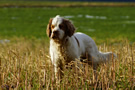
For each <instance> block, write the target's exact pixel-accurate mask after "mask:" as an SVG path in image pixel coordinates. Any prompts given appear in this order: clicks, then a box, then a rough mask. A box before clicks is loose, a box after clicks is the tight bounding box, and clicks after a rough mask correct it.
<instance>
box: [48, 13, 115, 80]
mask: <svg viewBox="0 0 135 90" xmlns="http://www.w3.org/2000/svg"><path fill="white" fill-rule="evenodd" d="M75 30H76V29H75V27H74V25H73V24H72V22H71V21H70V20H68V19H64V18H63V17H60V16H59V15H57V16H56V17H54V18H51V19H50V20H49V24H48V25H47V30H46V33H47V35H48V37H49V38H50V57H51V61H52V64H53V65H54V71H55V76H56V78H58V77H60V78H61V77H62V75H63V73H62V71H63V67H64V66H65V65H67V64H68V63H70V62H71V61H75V60H76V59H77V60H80V61H83V59H86V58H87V60H88V62H90V63H89V64H93V66H94V68H93V69H95V67H96V66H97V65H98V64H100V63H102V62H106V61H109V60H111V59H112V58H113V57H116V55H115V54H114V53H112V52H106V53H102V52H100V51H99V50H98V48H97V46H96V44H95V42H94V40H93V39H92V38H91V37H89V36H88V35H86V34H83V33H80V32H78V33H75Z"/></svg>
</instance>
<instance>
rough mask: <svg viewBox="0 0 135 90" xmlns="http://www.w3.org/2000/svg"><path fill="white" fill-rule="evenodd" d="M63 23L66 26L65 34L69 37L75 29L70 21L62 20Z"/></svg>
mask: <svg viewBox="0 0 135 90" xmlns="http://www.w3.org/2000/svg"><path fill="white" fill-rule="evenodd" d="M64 23H65V24H66V28H67V30H66V34H67V35H68V36H69V37H71V36H72V35H73V34H74V32H75V27H74V25H73V24H72V23H71V21H69V20H67V19H64Z"/></svg>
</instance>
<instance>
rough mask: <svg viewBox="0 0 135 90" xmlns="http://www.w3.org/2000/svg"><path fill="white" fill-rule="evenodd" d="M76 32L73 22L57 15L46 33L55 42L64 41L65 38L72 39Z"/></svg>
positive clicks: (50, 21) (50, 22)
mask: <svg viewBox="0 0 135 90" xmlns="http://www.w3.org/2000/svg"><path fill="white" fill-rule="evenodd" d="M74 32H75V27H74V25H73V24H72V23H71V21H69V20H67V19H64V18H62V17H60V16H59V15H57V16H56V17H54V18H51V19H50V20H49V24H48V25H47V30H46V33H47V35H48V36H49V37H50V38H51V39H54V40H63V39H64V38H65V37H67V36H69V37H71V36H72V35H73V34H74Z"/></svg>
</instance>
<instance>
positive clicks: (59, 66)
mask: <svg viewBox="0 0 135 90" xmlns="http://www.w3.org/2000/svg"><path fill="white" fill-rule="evenodd" d="M54 71H55V78H56V80H57V82H60V81H61V79H62V77H63V64H62V62H61V60H58V61H57V62H56V64H55V65H54Z"/></svg>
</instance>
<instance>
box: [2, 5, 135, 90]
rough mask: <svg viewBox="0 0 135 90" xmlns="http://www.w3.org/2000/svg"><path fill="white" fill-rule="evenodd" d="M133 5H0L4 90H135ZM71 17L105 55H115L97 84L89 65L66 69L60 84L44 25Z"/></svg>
mask: <svg viewBox="0 0 135 90" xmlns="http://www.w3.org/2000/svg"><path fill="white" fill-rule="evenodd" d="M134 11H135V7H127V6H126V7H98V6H97V7H36V8H34V7H29V8H28V7H27V8H26V7H21V8H19V7H4V6H3V7H1V8H0V90H1V89H3V90H91V89H97V90H102V89H103V90H106V89H107V90H119V89H120V90H134V89H135V43H134V42H135V12H134ZM56 15H61V16H63V17H64V18H67V19H70V20H71V21H72V22H73V24H74V25H75V27H76V32H83V33H85V34H87V35H89V36H90V37H92V38H93V39H94V41H95V42H96V44H97V46H98V49H99V50H100V51H102V52H109V51H112V52H114V53H116V54H117V58H116V59H115V60H111V61H110V63H106V64H101V65H100V66H99V67H98V69H97V80H95V79H94V74H93V69H92V67H91V66H89V65H87V64H83V63H81V64H82V66H83V68H80V67H78V66H77V65H76V62H73V64H75V67H73V68H72V69H65V70H64V71H63V72H64V77H63V79H62V81H61V82H60V83H56V80H55V75H54V71H53V65H52V64H51V61H50V56H49V38H48V37H47V35H46V26H47V24H48V21H49V19H50V18H53V17H55V16H56Z"/></svg>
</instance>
